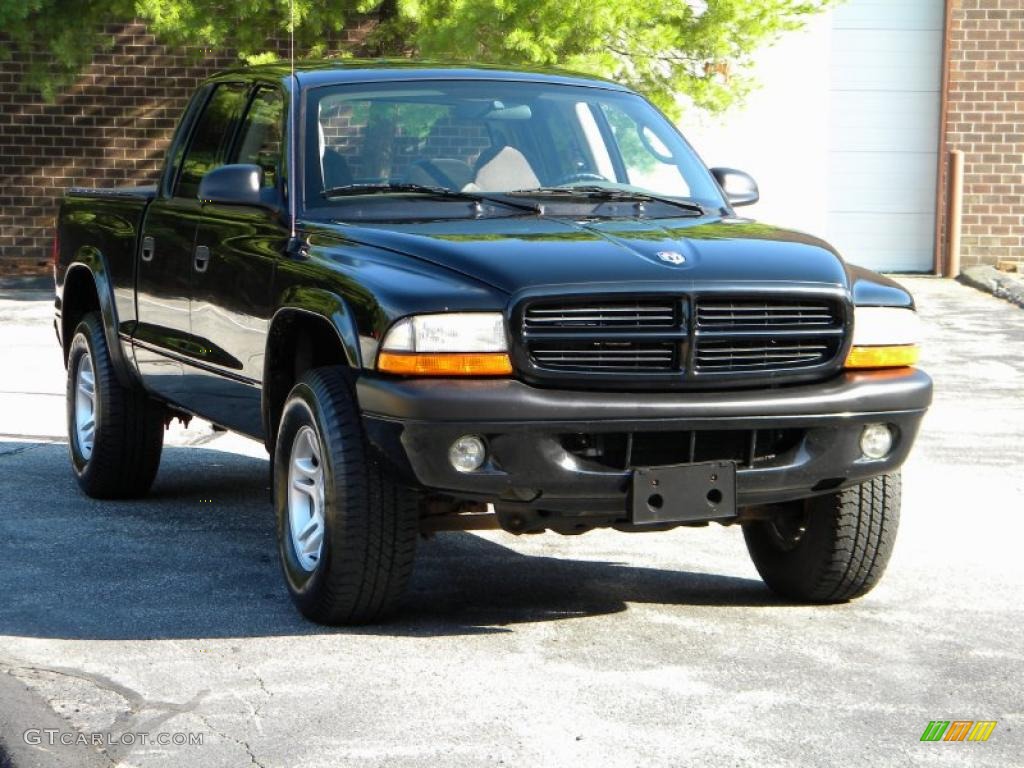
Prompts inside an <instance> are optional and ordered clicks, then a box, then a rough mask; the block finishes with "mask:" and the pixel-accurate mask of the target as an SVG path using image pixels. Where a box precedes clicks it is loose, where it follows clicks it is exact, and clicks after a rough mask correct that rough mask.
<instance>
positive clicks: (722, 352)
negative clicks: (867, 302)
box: [694, 338, 836, 373]
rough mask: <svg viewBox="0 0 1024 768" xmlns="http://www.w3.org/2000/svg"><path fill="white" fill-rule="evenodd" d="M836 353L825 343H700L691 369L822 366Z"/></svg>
mask: <svg viewBox="0 0 1024 768" xmlns="http://www.w3.org/2000/svg"><path fill="white" fill-rule="evenodd" d="M835 353H836V345H835V343H830V342H829V341H828V340H827V339H826V340H800V339H798V340H789V339H773V338H767V339H748V340H738V339H730V340H721V341H712V340H701V341H699V342H698V343H697V351H696V354H695V356H694V367H695V368H696V369H697V371H700V372H708V373H714V372H722V371H765V370H778V369H786V370H792V369H795V368H808V367H812V366H815V365H821V364H822V363H825V362H827V361H828V360H829V359H831V358H832V357H833V356H834V355H835Z"/></svg>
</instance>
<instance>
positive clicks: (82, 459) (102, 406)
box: [67, 312, 164, 499]
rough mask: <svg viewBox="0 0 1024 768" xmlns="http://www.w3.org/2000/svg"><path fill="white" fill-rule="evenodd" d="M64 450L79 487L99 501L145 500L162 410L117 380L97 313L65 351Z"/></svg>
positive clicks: (154, 464)
mask: <svg viewBox="0 0 1024 768" xmlns="http://www.w3.org/2000/svg"><path fill="white" fill-rule="evenodd" d="M67 419H68V449H69V451H70V454H71V466H72V468H73V469H74V472H75V478H76V479H77V480H78V485H79V486H80V487H81V488H82V490H83V491H85V493H87V494H88V495H89V496H93V497H95V498H98V499H123V498H131V497H136V496H142V495H145V493H146V492H147V491H149V488H150V486H152V484H153V479H154V478H155V477H156V471H157V468H158V467H159V466H160V454H161V452H162V450H163V440H164V430H163V421H164V409H163V407H162V406H161V405H160V404H159V403H157V402H156V401H154V400H153V399H152V398H150V397H149V396H147V395H146V393H145V392H143V391H142V390H140V389H136V388H131V387H125V386H123V385H122V384H121V383H120V382H119V381H118V379H117V374H116V373H115V372H114V366H113V363H112V362H111V360H110V350H109V349H107V340H106V337H105V336H104V333H103V321H102V320H101V319H100V316H99V314H98V313H96V312H91V313H89V314H88V315H86V316H85V317H84V318H83V319H82V322H81V323H79V324H78V327H77V328H76V329H75V335H74V336H73V337H72V340H71V347H70V349H69V350H68V383H67Z"/></svg>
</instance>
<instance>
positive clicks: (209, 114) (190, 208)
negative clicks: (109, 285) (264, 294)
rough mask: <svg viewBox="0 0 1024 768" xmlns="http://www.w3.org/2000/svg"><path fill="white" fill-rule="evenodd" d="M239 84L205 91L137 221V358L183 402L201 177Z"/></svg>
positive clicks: (215, 160)
mask: <svg viewBox="0 0 1024 768" xmlns="http://www.w3.org/2000/svg"><path fill="white" fill-rule="evenodd" d="M245 93H246V91H245V86H244V85H243V84H241V83H219V84H217V85H216V86H215V87H214V88H213V89H212V90H211V91H209V92H208V93H207V98H206V103H205V105H204V106H203V108H202V112H201V113H200V115H199V116H198V118H197V119H196V121H195V123H194V129H193V130H192V132H191V137H190V138H189V139H188V142H187V144H186V145H185V146H186V149H185V150H184V154H183V156H182V160H181V163H180V170H178V169H177V168H173V169H172V175H173V176H176V178H170V179H169V180H167V179H165V184H166V186H167V189H166V190H161V191H160V193H159V194H158V195H157V197H156V198H155V199H154V200H153V202H152V203H151V204H150V206H149V209H148V211H147V213H146V219H145V222H144V223H143V228H142V241H141V243H140V253H139V262H138V273H137V275H138V277H137V282H136V286H137V288H136V307H137V311H138V323H137V325H136V326H135V329H134V334H133V342H134V345H135V360H136V363H137V364H138V367H139V372H140V373H141V374H142V375H143V377H145V379H146V383H147V385H148V386H149V387H150V388H151V389H153V390H154V391H155V392H157V393H159V394H160V395H162V396H163V397H165V398H167V399H168V400H170V401H171V402H174V403H178V404H180V405H184V406H188V403H187V402H186V400H187V391H186V389H185V382H183V380H182V372H183V364H184V361H186V360H188V359H189V358H191V357H194V356H195V355H196V354H198V353H199V352H200V351H201V349H200V344H199V343H197V341H196V339H195V337H194V335H193V333H192V328H191V319H190V316H189V309H190V300H191V291H192V258H193V251H194V249H195V238H196V230H197V227H198V224H199V216H200V213H201V210H202V209H201V206H200V204H199V199H198V190H199V181H200V180H201V179H202V177H203V175H204V174H205V173H206V172H207V171H209V170H212V169H213V168H215V167H217V166H218V165H221V164H223V162H224V158H225V157H226V153H227V151H228V149H229V148H230V146H231V141H232V139H233V136H234V130H235V127H236V125H237V123H238V118H239V115H240V114H241V110H242V106H243V103H244V100H245Z"/></svg>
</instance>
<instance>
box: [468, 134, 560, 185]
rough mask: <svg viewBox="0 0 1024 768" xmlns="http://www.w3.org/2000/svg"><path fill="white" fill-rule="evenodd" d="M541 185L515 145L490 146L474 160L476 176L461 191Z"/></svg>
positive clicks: (527, 161) (528, 162)
mask: <svg viewBox="0 0 1024 768" xmlns="http://www.w3.org/2000/svg"><path fill="white" fill-rule="evenodd" d="M540 185H541V183H540V179H538V178H537V174H536V173H534V170H533V167H532V166H531V165H530V161H529V160H527V159H526V156H525V155H524V154H523V153H522V152H520V151H519V150H518V149H516V148H515V147H510V146H509V145H507V144H506V145H505V146H502V147H492V148H491V149H489V150H487V151H486V152H483V153H482V154H481V155H480V157H479V158H478V159H477V161H476V176H475V177H474V178H473V181H472V182H470V183H469V184H467V185H466V186H465V187H463V188H462V191H463V192H513V191H516V190H520V189H536V188H537V187H539V186H540Z"/></svg>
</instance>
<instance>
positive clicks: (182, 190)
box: [174, 83, 245, 197]
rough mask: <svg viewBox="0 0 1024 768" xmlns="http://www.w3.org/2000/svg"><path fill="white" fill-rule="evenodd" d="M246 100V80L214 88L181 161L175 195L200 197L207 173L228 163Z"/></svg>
mask: <svg viewBox="0 0 1024 768" xmlns="http://www.w3.org/2000/svg"><path fill="white" fill-rule="evenodd" d="M244 101H245V86H244V85H243V84H242V83H222V84H220V85H218V86H217V88H216V89H215V90H214V92H213V95H212V96H210V99H209V101H207V102H206V108H205V109H204V110H203V114H201V115H200V116H199V119H198V120H197V121H196V127H195V130H194V131H193V132H192V140H191V142H189V146H188V151H187V152H186V153H185V159H184V160H183V161H182V164H181V176H180V177H179V178H178V186H177V187H176V188H175V190H174V196H175V197H196V196H197V195H198V194H199V182H200V181H202V178H203V176H205V175H206V174H207V173H209V172H210V171H212V170H213V169H214V168H217V167H219V166H221V165H223V164H224V161H225V154H226V153H227V149H228V147H229V146H230V144H231V137H232V135H233V134H234V129H235V125H236V123H237V122H238V116H239V115H240V114H241V112H242V106H243V103H244Z"/></svg>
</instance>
